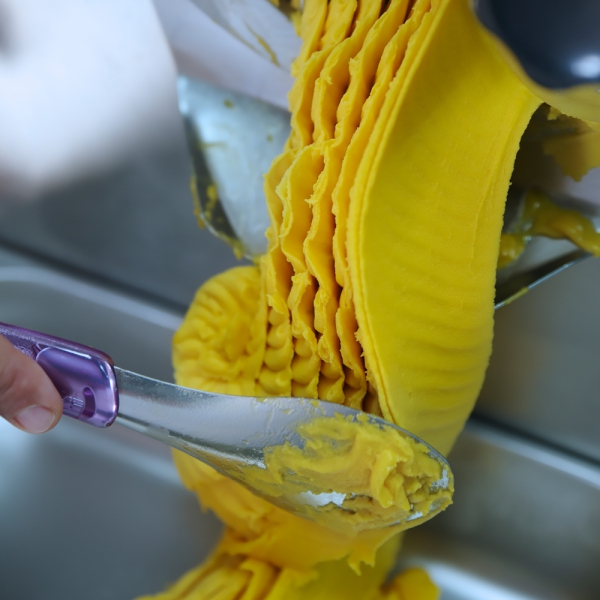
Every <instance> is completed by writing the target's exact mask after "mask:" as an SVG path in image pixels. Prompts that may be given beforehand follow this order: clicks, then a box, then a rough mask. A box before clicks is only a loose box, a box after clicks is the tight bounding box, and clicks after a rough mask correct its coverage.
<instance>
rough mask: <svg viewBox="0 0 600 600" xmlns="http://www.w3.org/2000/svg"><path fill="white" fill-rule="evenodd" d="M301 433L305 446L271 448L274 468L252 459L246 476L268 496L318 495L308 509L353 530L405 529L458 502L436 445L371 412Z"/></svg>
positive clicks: (320, 421)
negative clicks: (381, 422)
mask: <svg viewBox="0 0 600 600" xmlns="http://www.w3.org/2000/svg"><path fill="white" fill-rule="evenodd" d="M297 433H298V434H299V438H300V441H301V442H302V445H301V446H300V445H298V444H297V443H290V442H286V443H285V444H283V445H278V446H271V447H267V448H265V459H264V463H265V467H266V468H261V467H259V466H255V465H252V466H250V467H248V468H246V469H244V471H243V474H242V477H243V481H244V482H245V483H247V484H248V485H249V486H251V487H252V488H253V489H255V490H257V491H258V492H260V493H262V494H263V495H265V496H266V497H267V498H270V497H273V498H284V499H285V498H293V497H295V496H296V495H297V494H302V495H306V493H307V492H309V493H312V494H316V495H317V496H316V497H313V498H312V506H308V507H307V515H308V517H309V518H310V519H311V520H313V521H315V522H316V523H319V524H322V525H324V526H327V527H331V528H335V529H341V530H342V531H346V532H360V531H365V530H371V529H381V528H388V527H391V526H397V530H398V531H400V530H404V529H407V528H408V527H414V526H416V525H418V524H420V523H422V522H423V521H425V520H427V517H428V515H429V514H430V513H431V512H432V511H434V510H435V511H437V510H443V509H444V508H446V507H447V506H448V505H449V504H450V503H451V502H452V492H453V487H452V486H451V485H450V486H449V487H448V488H446V486H445V485H444V482H445V481H447V479H448V474H447V473H445V472H444V470H443V469H442V466H441V465H440V464H439V463H438V461H436V460H435V459H434V458H432V457H431V456H430V455H429V448H428V447H427V446H425V445H424V444H421V443H419V442H416V441H415V440H413V439H412V438H410V437H405V436H403V435H402V434H401V433H400V432H398V431H397V430H395V429H393V428H391V427H389V428H381V427H379V426H378V425H377V424H373V423H371V422H370V421H369V419H368V417H367V415H366V414H365V415H364V416H363V417H359V419H358V421H354V420H353V419H352V418H351V417H343V416H342V415H339V414H338V415H336V417H334V418H325V417H323V418H317V419H315V420H313V421H310V422H308V423H304V424H302V425H301V426H300V427H298V429H297ZM332 493H334V494H336V496H337V498H336V499H335V500H334V501H332V500H331V494H332ZM323 494H325V495H329V496H328V498H327V499H328V500H329V502H327V503H324V502H326V501H325V500H323V499H322V495H323ZM319 499H321V502H318V501H319ZM315 501H317V504H315Z"/></svg>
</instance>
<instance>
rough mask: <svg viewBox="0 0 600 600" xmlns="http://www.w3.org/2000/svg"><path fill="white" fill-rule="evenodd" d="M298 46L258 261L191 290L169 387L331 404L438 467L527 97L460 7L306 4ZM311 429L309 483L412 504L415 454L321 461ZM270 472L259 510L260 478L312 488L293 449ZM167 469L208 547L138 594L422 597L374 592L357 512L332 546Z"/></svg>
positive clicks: (392, 546)
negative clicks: (206, 534)
mask: <svg viewBox="0 0 600 600" xmlns="http://www.w3.org/2000/svg"><path fill="white" fill-rule="evenodd" d="M300 33H301V36H302V38H303V42H304V43H303V47H302V50H301V53H300V55H299V56H298V58H297V60H296V62H295V64H294V67H293V74H294V76H295V78H296V79H295V84H294V87H293V89H292V91H291V93H290V96H289V100H290V109H291V112H292V133H291V136H290V138H289V140H288V143H287V145H286V147H285V149H284V151H283V153H282V154H281V155H280V156H279V157H278V158H277V159H276V160H275V161H274V162H273V164H272V166H271V169H270V171H269V173H268V174H267V175H266V177H265V195H266V199H267V205H268V209H269V215H270V220H271V225H270V227H269V229H268V231H267V238H268V241H269V246H268V250H267V252H266V254H265V255H264V256H263V257H262V258H261V260H260V262H259V264H257V265H256V266H252V267H240V268H237V269H233V270H231V271H228V272H226V273H223V274H221V275H219V276H217V277H215V278H213V279H212V280H210V281H209V282H207V283H206V284H205V285H204V286H203V287H202V288H201V289H200V290H199V291H198V293H197V295H196V298H195V300H194V302H193V303H192V306H191V307H190V310H189V312H188V315H187V317H186V320H185V322H184V323H183V325H182V327H181V329H180V330H179V331H178V332H177V334H176V336H175V339H174V365H175V371H176V378H177V382H178V383H180V384H182V385H186V386H190V387H196V388H199V389H205V390H212V391H217V392H226V393H235V394H246V395H285V396H290V395H294V396H302V397H308V398H320V399H324V400H328V401H331V402H338V403H343V404H345V405H348V406H351V407H354V408H358V409H362V410H365V411H367V412H372V413H375V414H380V415H382V416H383V417H384V418H386V419H388V420H389V421H391V422H393V423H395V424H397V425H399V426H401V427H403V428H405V429H407V430H409V431H411V432H413V433H415V434H416V435H417V436H419V437H421V438H422V439H424V440H425V441H427V442H428V443H430V444H431V445H433V446H434V447H435V448H437V449H438V450H439V451H440V452H442V453H444V454H447V453H448V452H449V451H450V449H451V447H452V445H453V443H454V441H455V440H456V437H457V436H458V434H459V433H460V431H461V429H462V428H463V425H464V423H465V421H466V419H467V418H468V416H469V414H470V412H471V410H472V408H473V405H474V403H475V400H476V398H477V395H478V393H479V389H480V387H481V384H482V382H483V378H484V374H485V370H486V367H487V363H488V359H489V355H490V352H491V343H492V333H493V331H492V330H493V310H494V307H493V302H494V282H495V270H496V264H497V261H498V253H499V241H500V234H501V226H502V216H503V211H504V202H505V199H506V194H507V190H508V185H509V179H510V175H511V171H512V167H513V163H514V159H515V155H516V153H517V150H518V148H519V141H520V138H521V135H522V133H523V131H524V130H525V128H526V126H527V123H528V121H529V119H530V117H531V115H532V114H533V112H534V111H535V110H536V108H537V107H538V106H539V104H540V102H541V101H540V100H539V99H538V98H537V97H536V96H534V95H533V94H532V93H531V92H530V91H529V90H528V89H527V88H526V87H525V86H524V85H523V84H522V83H521V82H520V81H519V80H518V78H517V77H516V76H515V75H514V74H513V72H512V71H511V70H510V68H509V67H508V66H507V65H506V63H505V61H504V60H503V58H502V57H501V56H500V55H499V54H498V53H497V51H496V49H495V47H494V45H493V43H492V42H491V41H490V39H489V38H488V37H487V35H486V34H485V33H484V32H483V31H482V29H481V28H480V27H479V26H478V24H477V23H476V21H475V18H474V16H473V15H472V14H471V12H470V10H469V5H468V0H411V1H409V0H391V1H389V2H382V1H381V0H330V1H329V2H327V1H326V0H306V2H305V3H304V10H303V14H302V20H301V24H300ZM341 425H342V428H343V423H342V424H341ZM312 427H314V430H311V429H310V427H309V430H307V431H306V438H307V440H309V450H310V451H312V452H314V453H316V454H320V455H322V461H323V462H322V464H323V468H324V471H325V472H329V471H331V470H332V471H334V472H335V475H333V476H334V477H335V478H336V479H338V480H340V481H346V485H347V486H348V488H351V487H354V489H359V490H363V491H364V492H365V494H364V495H365V496H369V495H370V496H371V497H373V498H375V499H376V500H377V501H378V502H379V504H380V506H381V507H382V509H379V508H377V510H383V511H384V512H385V507H386V505H387V504H389V503H391V504H394V503H397V502H405V501H407V502H409V503H410V502H413V503H414V502H416V503H418V502H425V503H427V502H430V501H431V500H432V497H431V495H430V494H424V495H421V492H422V491H423V490H428V482H429V479H430V478H432V477H437V476H438V473H437V472H436V473H433V472H432V471H431V470H430V469H431V464H430V463H429V462H428V461H427V460H426V458H425V455H423V454H422V453H421V454H419V452H418V449H417V452H416V453H415V448H412V451H413V457H412V459H411V460H409V461H408V462H405V461H404V459H402V458H401V456H405V455H407V454H410V452H409V450H408V449H407V448H399V447H398V448H396V447H395V446H394V444H389V443H388V442H387V441H386V440H384V439H370V438H365V439H353V440H351V443H349V444H348V446H347V448H346V449H345V452H346V454H343V455H340V454H339V453H338V452H335V451H333V450H332V449H331V448H330V447H328V446H327V444H326V443H324V442H322V440H321V439H320V436H321V435H322V434H326V433H328V432H327V431H326V432H324V431H322V430H321V429H320V427H321V425H320V424H318V423H316V424H314V426H312ZM268 461H269V464H268V467H269V469H268V470H267V472H266V473H260V474H259V475H261V476H262V475H266V476H267V480H262V479H261V485H265V486H267V487H268V489H269V491H270V492H272V491H273V488H272V482H273V478H274V479H275V481H276V482H277V483H279V480H278V478H281V480H282V481H283V483H284V485H292V486H294V485H296V484H299V483H300V484H303V483H304V482H305V481H309V480H310V479H311V478H312V477H318V476H320V475H321V474H320V473H319V474H315V473H309V472H307V470H306V468H305V467H306V464H305V463H304V461H303V456H302V453H301V452H297V451H296V450H294V449H293V448H283V449H281V448H280V449H279V450H278V451H276V452H273V453H272V454H271V455H270V456H269V458H268ZM175 462H176V464H177V467H178V469H179V471H180V473H181V476H182V479H183V482H184V484H185V485H186V486H187V487H188V488H189V489H191V490H193V491H194V492H196V493H197V494H198V497H199V499H200V502H201V503H202V505H203V507H204V508H206V509H210V510H212V511H214V512H215V513H216V514H217V515H218V516H219V517H220V518H221V519H222V520H223V522H224V523H225V525H226V529H225V533H224V535H223V538H222V541H221V543H220V545H219V546H218V548H217V549H216V550H215V551H214V553H213V555H212V557H211V558H209V560H208V561H207V562H206V563H205V564H204V565H202V566H200V567H198V568H197V569H194V570H193V571H191V572H189V573H188V574H187V575H185V576H184V577H183V578H182V579H181V580H180V581H179V582H178V583H177V584H175V585H174V586H173V587H172V588H171V589H170V590H168V591H167V592H165V593H164V594H161V595H159V596H157V598H160V599H162V600H177V599H181V600H183V599H186V600H192V599H196V600H208V599H217V598H218V599H220V600H234V599H235V600H238V599H239V600H259V599H260V600H294V599H298V600H300V599H304V600H308V599H311V600H313V599H320V598H323V599H327V600H337V599H339V600H350V599H352V600H384V599H385V600H394V599H395V600H401V599H402V600H434V599H435V598H438V597H439V592H438V590H437V588H436V587H435V586H434V585H433V584H432V583H431V581H430V580H429V579H428V577H427V575H426V574H425V573H424V572H423V571H420V570H411V571H407V572H406V573H404V574H401V575H400V576H399V577H398V578H397V579H395V580H394V581H393V582H392V583H390V584H387V585H386V584H385V583H384V582H385V578H386V575H387V573H388V571H389V570H390V568H391V566H392V565H393V562H394V555H395V552H396V550H397V548H398V545H399V537H398V535H397V530H396V528H394V527H385V528H380V529H363V530H361V528H360V511H359V512H358V513H357V514H358V516H357V517H356V523H353V525H358V526H354V527H348V528H347V529H344V530H336V531H333V530H330V529H327V528H326V527H324V526H322V525H320V524H318V523H316V522H314V521H310V520H305V519H302V518H300V517H297V516H294V515H292V514H289V513H286V512H285V511H283V510H281V509H279V508H277V507H275V506H273V505H271V504H269V503H268V502H266V501H265V500H263V499H262V498H259V497H258V496H255V495H253V494H251V493H250V492H249V491H248V490H247V489H246V488H244V487H243V486H241V485H239V484H237V483H235V482H233V481H231V480H229V479H227V478H225V477H223V476H222V475H219V474H218V473H216V472H215V471H213V470H212V469H210V468H209V467H207V466H205V465H203V464H202V463H200V462H198V461H196V460H194V459H192V458H190V457H188V456H186V455H183V454H180V453H175ZM290 469H293V471H294V472H295V474H296V476H297V477H298V478H299V481H295V480H287V479H286V477H285V476H284V475H283V474H285V473H288V471H289V470H290ZM256 477H257V478H255V479H254V481H253V483H254V484H255V483H257V481H258V479H260V478H258V475H257V476H256ZM294 489H300V488H299V487H298V488H294ZM360 510H362V508H361V509H360ZM384 512H383V513H382V515H384ZM382 518H384V516H383V517H382ZM199 535H200V533H199Z"/></svg>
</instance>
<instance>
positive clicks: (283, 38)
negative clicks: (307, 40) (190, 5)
mask: <svg viewBox="0 0 600 600" xmlns="http://www.w3.org/2000/svg"><path fill="white" fill-rule="evenodd" d="M192 1H193V2H194V4H196V5H197V6H198V7H200V8H201V9H202V10H203V11H204V12H205V13H206V14H207V15H208V16H209V17H210V18H211V19H213V20H214V21H216V22H217V23H218V24H219V25H221V26H222V27H224V28H225V29H227V31H229V32H230V33H232V34H233V35H235V37H237V38H238V39H239V40H241V41H242V42H244V43H245V44H246V45H247V46H249V47H250V48H252V49H253V50H254V51H255V52H257V53H258V54H260V55H261V56H262V57H264V58H265V59H266V60H268V61H271V62H272V63H273V64H275V65H277V66H278V67H281V68H282V69H285V70H286V72H289V70H290V67H291V65H292V61H293V60H294V59H295V58H296V56H298V53H299V52H300V46H301V44H302V42H301V40H300V38H299V37H298V35H297V34H296V31H295V29H294V25H293V23H292V20H291V13H292V4H293V2H290V0H282V1H281V2H278V3H277V4H279V6H276V3H274V2H270V1H269V0H192ZM298 4H300V3H298Z"/></svg>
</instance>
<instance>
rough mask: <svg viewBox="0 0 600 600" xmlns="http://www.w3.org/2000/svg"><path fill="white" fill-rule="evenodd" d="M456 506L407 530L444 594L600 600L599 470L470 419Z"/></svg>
mask: <svg viewBox="0 0 600 600" xmlns="http://www.w3.org/2000/svg"><path fill="white" fill-rule="evenodd" d="M449 458H450V462H451V464H452V465H453V468H454V471H455V475H456V494H455V503H454V505H453V506H452V507H451V508H450V509H448V511H446V513H444V514H442V515H440V516H439V517H437V518H436V519H434V520H433V521H431V522H429V523H426V524H425V525H423V526H422V527H419V528H418V529H416V530H414V532H408V534H407V537H406V543H405V545H404V548H403V552H402V555H401V559H400V563H401V564H402V565H406V564H414V563H417V564H422V565H425V566H426V568H427V569H428V570H429V571H430V573H431V575H432V576H433V578H434V579H435V580H436V581H438V582H439V583H440V585H441V586H442V587H443V589H444V595H443V600H488V599H489V600H492V599H493V600H496V599H497V600H517V599H518V600H533V599H536V600H559V599H560V600H583V599H586V600H595V599H597V598H598V589H600V587H599V586H600V572H599V571H598V569H597V562H598V559H599V558H600V510H599V508H600V468H599V467H598V465H595V464H593V463H589V462H586V461H581V460H577V459H574V458H571V457H569V456H567V455H564V454H561V453H559V452H556V451H552V450H550V449H548V448H547V447H545V446H543V445H540V444H537V443H534V442H531V441H527V440H525V439H523V438H519V437H516V436H513V435H509V434H506V433H502V432H500V431H498V430H497V429H495V428H494V427H490V426H485V425H482V424H478V423H471V424H470V425H468V426H467V428H466V430H465V432H463V434H462V435H461V437H460V439H459V442H458V443H457V445H456V447H455V449H454V450H453V451H452V453H451V454H450V457H449Z"/></svg>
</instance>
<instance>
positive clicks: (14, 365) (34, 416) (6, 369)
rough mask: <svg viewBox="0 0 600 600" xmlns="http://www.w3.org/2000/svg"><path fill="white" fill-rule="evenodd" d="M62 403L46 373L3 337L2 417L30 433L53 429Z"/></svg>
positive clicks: (0, 344) (0, 360) (0, 363)
mask: <svg viewBox="0 0 600 600" xmlns="http://www.w3.org/2000/svg"><path fill="white" fill-rule="evenodd" d="M62 406H63V405H62V400H61V397H60V395H59V393H58V392H57V390H56V388H55V387H54V385H53V384H52V382H51V381H50V379H49V378H48V376H47V375H46V373H44V371H43V369H42V368H41V367H40V366H39V365H38V364H37V363H36V362H35V361H34V360H32V359H31V358H29V357H28V356H25V354H23V353H22V352H19V351H18V350H17V349H16V348H14V347H13V345H12V344H11V343H10V342H9V341H8V340H7V339H6V338H4V337H3V336H1V335H0V416H2V417H4V418H5V419H6V420H7V421H9V422H10V423H12V424H13V425H15V426H16V427H18V428H19V429H22V430H24V431H27V432H29V433H43V432H45V431H48V430H49V429H52V428H53V427H54V426H55V425H56V423H58V420H59V419H60V416H61V415H62Z"/></svg>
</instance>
